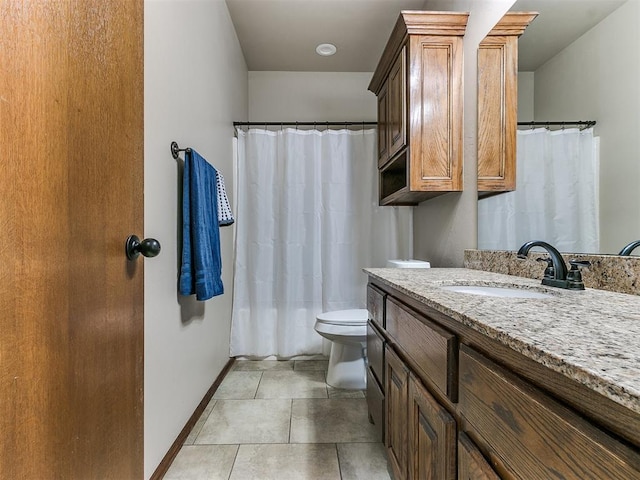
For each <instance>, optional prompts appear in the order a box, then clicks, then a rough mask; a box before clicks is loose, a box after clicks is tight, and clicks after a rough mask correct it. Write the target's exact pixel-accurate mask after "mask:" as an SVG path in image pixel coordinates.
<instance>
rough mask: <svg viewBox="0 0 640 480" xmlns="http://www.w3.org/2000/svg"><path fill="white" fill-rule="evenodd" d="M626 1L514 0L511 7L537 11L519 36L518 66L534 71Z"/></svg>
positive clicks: (526, 70)
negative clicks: (536, 14) (534, 17)
mask: <svg viewBox="0 0 640 480" xmlns="http://www.w3.org/2000/svg"><path fill="white" fill-rule="evenodd" d="M625 1H627V0H517V1H516V3H515V4H514V5H513V7H512V8H511V10H512V11H519V12H528V11H533V12H538V13H539V15H538V16H537V17H536V19H535V20H534V21H533V22H531V24H530V25H529V26H528V27H527V29H526V30H525V32H524V34H523V35H522V36H521V37H520V39H519V40H518V62H519V64H518V69H519V70H520V71H524V72H533V71H535V70H536V69H537V68H538V67H539V66H540V65H542V64H544V63H545V62H546V61H547V60H549V59H550V58H553V57H554V56H555V55H556V54H557V53H558V52H560V51H561V50H562V49H564V48H565V47H567V46H568V45H570V44H571V43H573V42H574V41H575V40H577V39H578V38H579V37H581V36H582V34H584V33H585V32H586V31H588V30H589V29H591V28H592V27H593V26H594V25H596V24H598V23H599V22H601V21H602V20H603V19H604V18H605V17H607V16H608V15H609V14H610V13H611V12H613V11H614V10H615V9H616V8H618V7H619V6H620V5H622V4H623V3H625ZM630 1H635V0H630Z"/></svg>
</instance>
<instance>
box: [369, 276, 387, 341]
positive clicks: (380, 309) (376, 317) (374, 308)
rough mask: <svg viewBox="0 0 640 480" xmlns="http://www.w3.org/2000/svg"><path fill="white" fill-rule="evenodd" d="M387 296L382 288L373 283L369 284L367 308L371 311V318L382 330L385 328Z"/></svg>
mask: <svg viewBox="0 0 640 480" xmlns="http://www.w3.org/2000/svg"><path fill="white" fill-rule="evenodd" d="M385 297H386V294H385V293H384V292H383V291H382V290H380V289H378V288H377V287H374V286H373V285H367V310H368V311H369V319H370V320H371V321H372V322H373V323H375V324H376V325H377V326H378V327H380V329H382V330H384V328H385V310H384V299H385Z"/></svg>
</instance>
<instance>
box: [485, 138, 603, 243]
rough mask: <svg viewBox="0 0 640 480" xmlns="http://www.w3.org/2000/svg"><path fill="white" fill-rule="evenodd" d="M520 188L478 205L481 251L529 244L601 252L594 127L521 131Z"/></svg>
mask: <svg viewBox="0 0 640 480" xmlns="http://www.w3.org/2000/svg"><path fill="white" fill-rule="evenodd" d="M517 147H518V150H517V151H518V153H517V173H516V190H515V191H514V192H509V193H504V194H500V195H496V196H493V197H488V198H484V199H481V200H480V201H479V202H478V248H479V249H483V250H484V249H487V250H517V249H518V248H519V247H520V246H521V245H522V244H523V243H525V242H527V241H529V240H543V241H546V242H548V243H551V244H552V245H553V246H555V247H556V248H557V249H558V250H560V251H561V252H575V253H580V252H587V253H588V252H598V251H599V247H600V241H599V238H600V232H599V230H600V228H599V211H598V197H599V153H598V152H599V139H598V137H594V136H593V129H586V130H583V131H580V130H578V129H573V128H572V129H566V130H557V131H553V132H551V131H548V130H546V129H544V128H540V129H536V130H522V131H518V145H517Z"/></svg>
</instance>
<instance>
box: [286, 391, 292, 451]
mask: <svg viewBox="0 0 640 480" xmlns="http://www.w3.org/2000/svg"><path fill="white" fill-rule="evenodd" d="M290 400H291V401H290V402H289V438H288V439H287V443H288V444H291V424H292V423H293V398H291V399H290Z"/></svg>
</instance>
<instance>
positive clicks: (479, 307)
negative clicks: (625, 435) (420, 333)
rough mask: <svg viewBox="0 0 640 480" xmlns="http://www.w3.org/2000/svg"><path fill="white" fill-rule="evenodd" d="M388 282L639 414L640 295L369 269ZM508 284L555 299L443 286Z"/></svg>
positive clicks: (494, 276) (433, 271)
mask: <svg viewBox="0 0 640 480" xmlns="http://www.w3.org/2000/svg"><path fill="white" fill-rule="evenodd" d="M365 272H366V273H368V274H369V275H370V276H371V277H373V278H376V279H378V280H379V281H380V282H382V283H383V284H386V285H388V286H390V287H393V288H395V289H396V290H398V291H400V292H402V293H404V294H406V295H408V296H410V297H412V298H414V299H416V300H419V301H420V302H422V303H424V304H425V305H428V306H429V307H431V308H433V309H435V310H437V311H439V312H441V313H443V314H445V315H447V316H449V317H451V318H453V319H455V320H457V321H459V322H461V323H462V324H464V325H467V326H469V327H471V328H473V329H474V330H476V331H478V332H480V333H483V334H484V335H486V336H488V337H490V338H492V339H495V340H497V341H499V342H501V343H502V344H504V345H506V346H508V347H510V348H512V349H513V350H516V351H517V352H519V353H521V354H523V355H525V356H526V357H528V358H531V359H533V360H535V361H537V362H539V363H541V364H543V365H545V366H546V367H548V368H550V369H552V370H554V371H556V372H559V373H561V374H563V375H565V376H567V377H570V378H572V379H574V380H576V381H578V382H579V383H582V384H584V385H586V386H587V387H589V388H591V389H592V390H595V391H597V392H599V393H601V394H602V395H604V396H606V397H608V398H610V399H611V400H613V401H615V402H617V403H619V404H621V405H624V406H625V407H627V408H629V409H630V410H633V411H634V412H636V413H640V296H637V295H627V294H623V293H613V292H607V291H603V290H595V289H589V288H588V289H586V290H584V291H570V290H563V289H559V288H553V287H546V286H543V285H541V283H540V280H533V279H528V278H522V277H515V276H512V275H503V274H500V273H491V272H485V271H480V270H470V269H466V268H430V269H392V268H370V269H365ZM460 284H465V285H486V286H503V287H504V286H510V287H516V288H523V289H532V290H536V291H540V292H545V293H549V294H550V295H552V297H551V298H536V299H527V298H503V297H488V296H481V295H472V294H467V293H458V292H453V291H447V290H443V289H441V288H439V287H441V286H444V285H460Z"/></svg>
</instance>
